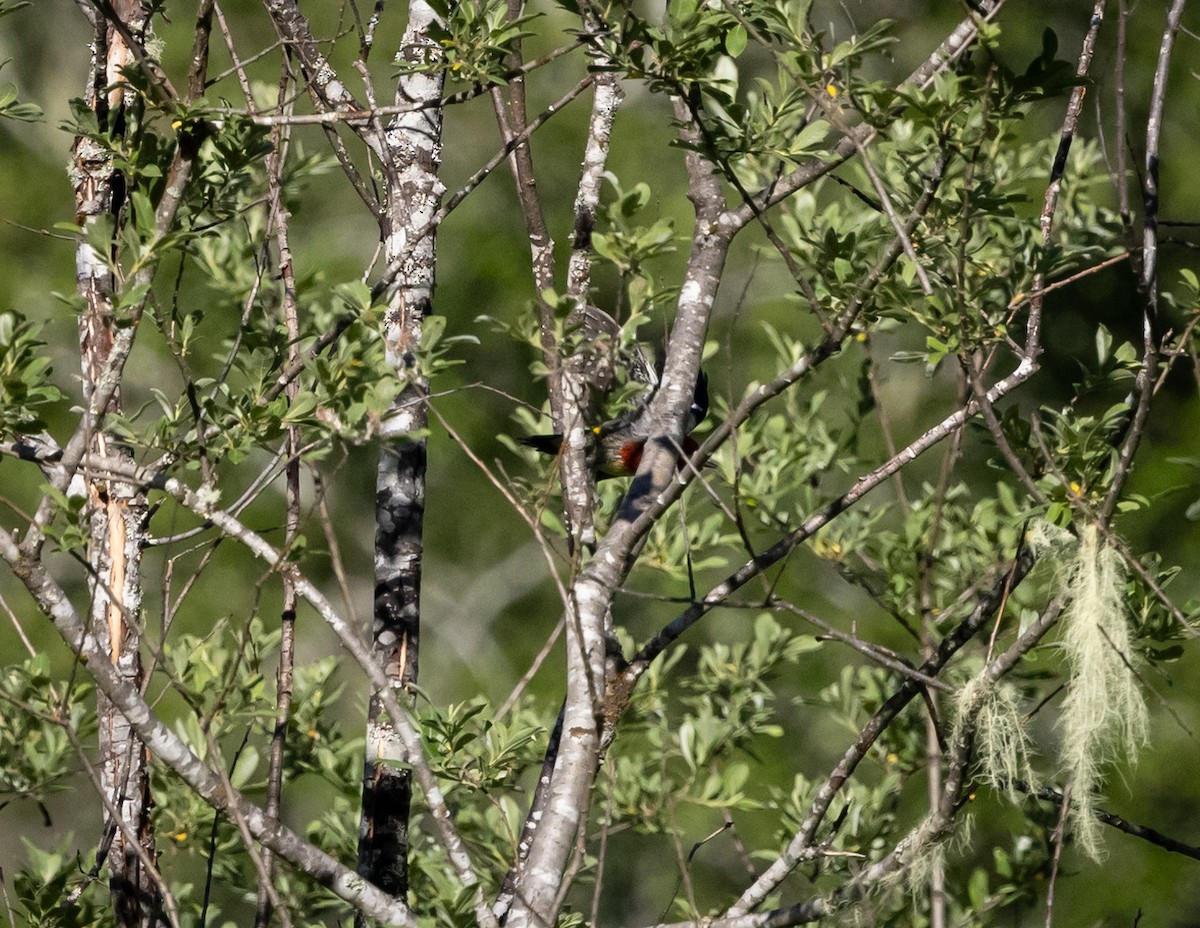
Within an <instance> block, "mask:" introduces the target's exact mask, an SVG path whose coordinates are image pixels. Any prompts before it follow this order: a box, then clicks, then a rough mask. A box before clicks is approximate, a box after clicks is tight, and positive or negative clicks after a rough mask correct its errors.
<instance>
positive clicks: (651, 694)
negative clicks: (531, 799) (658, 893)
mask: <svg viewBox="0 0 1200 928" xmlns="http://www.w3.org/2000/svg"><path fill="white" fill-rule="evenodd" d="M819 647H820V645H819V643H818V642H816V641H815V640H813V639H812V638H811V637H808V636H805V635H799V634H796V633H795V632H792V631H790V630H788V629H786V628H784V627H783V626H781V625H780V624H779V623H778V622H777V621H776V619H775V618H774V617H773V616H772V615H771V614H769V613H762V614H759V615H758V616H756V617H755V619H754V621H753V625H752V634H751V635H750V636H748V637H747V639H746V640H742V641H736V642H734V643H732V644H723V643H712V644H706V645H704V646H702V647H700V648H699V649H697V651H696V654H695V656H694V657H690V658H689V656H688V655H686V652H685V649H684V648H677V649H675V650H673V651H671V652H668V654H667V655H666V656H665V657H664V658H662V659H661V660H660V661H657V662H656V663H655V664H654V665H653V666H652V667H651V669H650V671H649V672H648V673H647V675H646V678H645V681H644V683H643V684H642V686H641V687H640V688H639V689H638V691H637V693H635V695H634V698H633V704H632V709H631V713H630V716H629V717H628V719H627V720H626V721H625V722H623V723H622V728H621V737H620V739H618V742H617V745H616V746H614V748H613V751H612V755H611V757H610V763H611V764H612V765H613V766H612V770H611V785H610V787H609V789H610V791H611V812H610V813H607V820H608V822H609V824H610V825H612V824H617V823H625V824H628V825H629V826H631V827H633V828H635V829H638V830H640V831H647V832H661V831H666V832H671V831H672V830H673V829H674V828H675V827H676V823H675V822H674V821H673V819H672V812H671V810H672V809H673V808H674V807H675V806H679V805H688V806H692V807H696V808H703V809H732V810H739V809H740V810H754V809H759V808H762V807H763V803H764V802H765V801H766V800H767V793H766V791H765V789H764V788H763V786H762V784H758V783H756V782H754V781H752V780H751V777H750V773H751V764H752V762H754V761H755V760H756V759H757V758H758V756H759V752H760V751H763V750H772V749H771V748H768V747H767V745H768V744H769V743H770V742H772V741H776V740H777V739H779V738H781V737H782V736H783V733H784V729H783V727H782V725H781V715H780V714H781V711H782V710H783V709H784V708H785V707H784V706H781V705H780V701H779V695H778V692H777V686H776V684H777V680H778V678H779V677H780V676H781V675H782V674H785V673H789V672H791V669H792V668H795V667H796V665H797V664H799V663H800V662H801V661H802V660H803V659H804V658H805V656H806V655H808V654H810V653H811V652H812V651H814V650H816V649H817V648H819ZM685 665H691V667H690V669H691V672H690V673H688V674H687V676H680V677H678V680H677V682H675V683H671V682H669V681H670V678H671V677H672V676H673V675H677V674H678V673H679V671H681V670H682V669H684V666H685ZM597 801H598V802H603V803H604V804H605V805H606V806H607V805H608V803H609V801H610V800H609V799H598V800H597Z"/></svg>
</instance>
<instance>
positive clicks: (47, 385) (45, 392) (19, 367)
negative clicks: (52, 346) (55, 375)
mask: <svg viewBox="0 0 1200 928" xmlns="http://www.w3.org/2000/svg"><path fill="white" fill-rule="evenodd" d="M40 332H41V330H40V327H39V326H37V325H35V324H34V323H32V322H30V321H28V320H27V319H22V318H21V317H20V316H18V315H17V313H15V312H13V311H12V310H6V311H5V312H0V436H3V437H8V436H11V435H15V434H18V433H21V432H31V431H40V430H42V429H44V428H45V427H46V423H45V421H44V420H43V419H42V412H43V411H44V408H45V407H46V406H49V405H51V404H54V403H58V402H60V401H61V400H62V398H63V395H62V391H60V390H59V389H58V388H57V387H56V386H54V384H53V383H51V382H50V377H51V373H52V371H51V366H50V359H49V358H48V357H47V356H46V351H45V343H44V342H43V341H42V340H41V339H40V337H39V336H40Z"/></svg>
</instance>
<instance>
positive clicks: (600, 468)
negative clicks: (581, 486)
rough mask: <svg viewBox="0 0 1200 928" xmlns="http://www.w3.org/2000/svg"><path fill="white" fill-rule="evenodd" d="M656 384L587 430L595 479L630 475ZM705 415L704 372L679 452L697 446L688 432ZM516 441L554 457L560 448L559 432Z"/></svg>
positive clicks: (688, 451)
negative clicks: (619, 412)
mask: <svg viewBox="0 0 1200 928" xmlns="http://www.w3.org/2000/svg"><path fill="white" fill-rule="evenodd" d="M656 389H657V387H654V386H652V387H651V388H650V389H648V390H647V391H646V392H645V393H644V394H643V395H642V396H641V397H639V400H638V403H637V405H636V406H634V408H633V409H630V410H629V411H628V412H625V413H623V414H622V415H620V416H618V417H617V418H615V419H609V420H608V421H607V422H602V423H601V424H600V425H597V426H593V427H592V429H591V441H590V447H589V449H588V462H589V465H590V466H591V469H592V472H593V473H594V474H595V476H596V479H597V480H605V479H608V478H611V477H632V476H633V475H634V474H635V473H637V469H638V465H639V464H641V463H642V452H643V451H645V448H646V441H647V440H648V439H649V438H650V437H651V432H650V429H649V424H648V422H647V418H648V416H647V411H648V410H649V408H650V399H651V398H652V397H653V396H654V392H655V390H656ZM707 415H708V375H707V374H705V373H704V371H700V373H699V374H698V375H697V376H696V387H695V389H694V390H693V392H692V405H691V408H690V409H689V410H688V417H687V421H686V422H685V423H684V430H683V433H684V439H683V444H682V448H683V454H684V455H685V456H691V454H692V453H693V452H695V450H696V449H697V448H698V447H700V446H699V444H698V443H697V442H696V439H694V438H693V437H692V435H691V433H692V431H694V430H695V428H696V426H698V425H699V424H700V423H701V422H703V421H704V419H705V417H706V416H707ZM518 441H519V442H520V443H521V444H522V445H525V446H526V447H529V448H533V449H534V450H535V451H540V452H541V453H542V454H550V455H554V456H557V455H558V454H559V453H560V452H561V451H562V444H563V437H562V435H559V434H551V435H527V436H526V437H524V438H520V439H518Z"/></svg>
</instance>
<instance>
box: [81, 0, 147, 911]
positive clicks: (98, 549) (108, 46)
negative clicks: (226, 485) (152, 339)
mask: <svg viewBox="0 0 1200 928" xmlns="http://www.w3.org/2000/svg"><path fill="white" fill-rule="evenodd" d="M112 13H113V15H115V16H117V17H119V18H120V20H121V25H122V28H118V27H117V25H116V24H114V23H113V22H111V21H109V20H107V19H104V18H102V17H97V18H96V31H95V37H94V45H93V57H92V69H91V78H90V81H89V87H88V98H87V102H88V105H89V107H90V108H91V109H92V111H93V112H94V113H95V114H96V118H97V122H98V123H99V125H100V127H101V131H105V130H107V131H108V132H111V133H112V134H113V135H114V136H120V135H121V134H122V133H123V132H124V130H125V122H126V107H128V106H131V105H132V103H133V101H132V98H131V96H127V93H126V87H125V86H124V82H123V79H122V77H121V72H122V69H123V68H125V67H126V66H127V65H129V64H130V63H131V62H132V61H133V52H132V51H131V49H130V47H129V44H128V42H127V40H126V37H127V36H128V35H129V34H130V33H131V32H132V33H134V34H137V35H141V34H142V33H143V31H144V30H145V28H146V25H147V20H148V16H147V11H146V10H145V9H144V8H143V7H142V5H141V3H140V2H137V0H118V2H116V3H115V4H114V7H113V10H112ZM72 155H73V158H72V168H71V175H72V178H71V179H72V182H73V184H74V188H75V214H76V218H77V221H78V223H79V225H80V227H81V230H82V233H83V234H81V235H80V237H79V242H78V244H77V245H76V261H75V266H76V287H77V289H78V291H79V294H80V296H82V297H83V300H84V307H85V308H84V311H83V313H82V315H81V316H80V318H79V353H80V362H81V367H82V373H83V392H84V397H85V400H86V401H87V405H89V406H90V405H91V404H92V402H93V400H102V401H103V403H104V408H103V409H97V410H95V411H96V413H97V414H98V415H104V414H108V413H116V412H120V410H121V394H120V388H119V386H116V387H114V388H113V389H112V390H111V391H110V395H109V396H108V398H107V399H103V398H102V397H97V393H98V386H99V384H100V381H101V379H102V377H103V376H104V373H105V372H106V371H107V370H108V369H109V365H110V362H111V360H112V357H113V349H114V344H115V341H116V322H117V320H116V319H115V315H114V295H115V291H116V281H117V273H116V262H117V244H116V243H117V238H116V231H117V229H118V227H119V225H120V222H121V220H122V217H123V216H124V213H125V210H126V202H125V197H126V189H125V183H126V181H125V177H124V175H123V174H122V173H121V172H120V171H119V170H118V169H117V168H116V166H115V165H114V162H113V153H112V151H111V150H110V149H109V148H107V147H106V146H105V145H104V144H103V143H101V142H100V141H99V140H97V139H89V138H83V137H80V138H77V139H76V140H75V144H74V146H73V152H72ZM106 218H107V219H108V220H109V221H111V223H112V228H111V233H112V238H111V239H109V240H108V244H107V249H108V251H107V254H105V253H102V252H101V250H100V248H101V247H102V245H101V243H100V242H98V239H100V237H101V236H102V235H103V234H104V229H103V225H102V223H103V222H104V221H105V219H106ZM87 449H88V450H90V451H93V452H96V453H98V454H103V455H109V454H114V453H120V449H118V447H117V446H115V445H113V444H112V443H110V441H109V439H108V437H107V436H106V435H105V434H104V433H103V432H102V431H100V430H98V429H97V430H95V431H94V433H93V434H92V435H90V436H88V442H87ZM85 483H86V494H87V506H88V522H89V535H88V552H87V560H88V568H89V577H90V580H89V586H90V592H91V629H92V634H94V635H95V636H96V640H97V641H98V642H100V643H101V646H102V647H103V648H104V649H105V652H106V654H107V656H108V658H109V660H110V661H111V663H112V665H113V668H114V670H115V671H116V673H118V674H119V675H120V677H121V678H122V679H123V680H124V681H126V682H127V683H128V684H129V685H131V686H133V687H135V688H138V689H140V688H141V686H142V663H141V654H140V651H139V644H140V636H139V628H138V625H137V621H138V618H139V616H140V613H141V605H142V585H141V570H142V566H141V553H142V546H143V542H144V539H145V530H146V522H147V520H148V514H147V506H146V498H145V496H144V495H143V494H142V493H140V492H138V491H136V490H134V489H133V488H131V487H130V486H129V485H128V484H123V483H119V482H113V481H108V480H104V479H97V478H94V477H92V476H91V475H90V474H85ZM96 702H97V715H98V718H99V742H100V745H99V746H100V780H101V784H102V788H103V791H104V795H105V796H106V797H107V799H108V800H109V801H108V802H106V804H105V805H106V812H105V825H104V827H105V829H106V830H107V829H109V828H114V827H116V826H117V824H118V822H119V823H120V824H121V826H123V827H116V833H115V837H114V840H113V845H112V849H111V851H110V853H109V857H108V879H109V892H110V895H111V898H112V905H113V912H114V918H115V922H116V924H117V925H120V926H122V928H126V926H141V925H146V924H150V923H152V922H153V921H154V920H156V918H157V914H158V912H159V910H160V909H161V900H160V896H159V892H158V889H157V887H156V886H155V884H154V883H153V881H152V880H151V879H150V877H149V875H148V874H147V873H146V872H145V870H144V867H143V863H142V862H143V860H153V859H154V856H155V852H154V832H153V828H152V826H151V821H150V792H149V789H150V780H149V775H148V770H147V760H148V759H147V755H146V749H145V746H144V745H143V744H142V743H141V741H140V740H139V739H138V737H137V735H136V733H135V732H134V731H133V729H132V727H131V726H130V724H129V721H128V720H127V719H126V718H125V716H123V715H122V714H121V713H120V712H119V711H118V710H117V709H116V707H115V706H114V705H113V703H112V702H111V701H110V700H109V699H108V698H106V697H104V696H102V695H99V694H97V697H96Z"/></svg>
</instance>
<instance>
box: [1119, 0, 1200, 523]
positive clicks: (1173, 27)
mask: <svg viewBox="0 0 1200 928" xmlns="http://www.w3.org/2000/svg"><path fill="white" fill-rule="evenodd" d="M1183 6H1184V0H1174V2H1173V3H1172V4H1171V8H1170V10H1169V11H1168V12H1167V24H1166V27H1165V28H1164V29H1163V34H1162V40H1161V42H1160V43H1159V48H1158V63H1157V64H1156V66H1155V68H1154V86H1153V89H1152V91H1151V93H1150V113H1149V115H1148V116H1147V118H1146V176H1145V178H1144V179H1143V181H1142V184H1143V186H1142V204H1143V209H1144V215H1143V217H1142V264H1141V271H1142V276H1141V290H1142V300H1143V309H1142V363H1141V366H1140V367H1139V368H1138V372H1137V379H1136V380H1135V381H1134V399H1133V412H1132V414H1131V417H1130V421H1129V426H1128V429H1127V431H1126V433H1125V436H1124V441H1123V442H1122V443H1121V448H1120V452H1119V453H1118V456H1117V467H1116V472H1115V473H1114V475H1113V481H1112V485H1111V486H1110V487H1109V488H1108V493H1107V495H1106V496H1105V497H1104V504H1103V505H1102V506H1101V507H1100V520H1101V524H1103V523H1104V522H1107V520H1108V519H1109V518H1111V516H1112V514H1113V512H1114V511H1115V510H1116V508H1117V501H1118V500H1119V499H1120V496H1121V490H1122V489H1123V488H1124V486H1125V481H1126V479H1127V478H1128V477H1129V472H1130V471H1131V470H1132V468H1133V456H1134V455H1135V454H1136V453H1137V448H1138V445H1139V444H1140V443H1141V440H1142V433H1143V432H1145V430H1146V420H1147V419H1148V418H1149V416H1150V400H1151V398H1152V397H1153V395H1154V380H1155V375H1156V371H1157V370H1158V342H1157V340H1156V337H1155V331H1154V330H1155V326H1156V325H1157V324H1158V205H1159V195H1158V177H1159V156H1158V148H1159V140H1160V138H1161V136H1162V124H1163V110H1164V108H1165V106H1166V101H1167V71H1168V67H1169V65H1170V63H1171V50H1172V49H1173V48H1174V45H1175V36H1176V34H1177V33H1178V32H1179V26H1180V20H1181V19H1182V18H1183Z"/></svg>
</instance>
